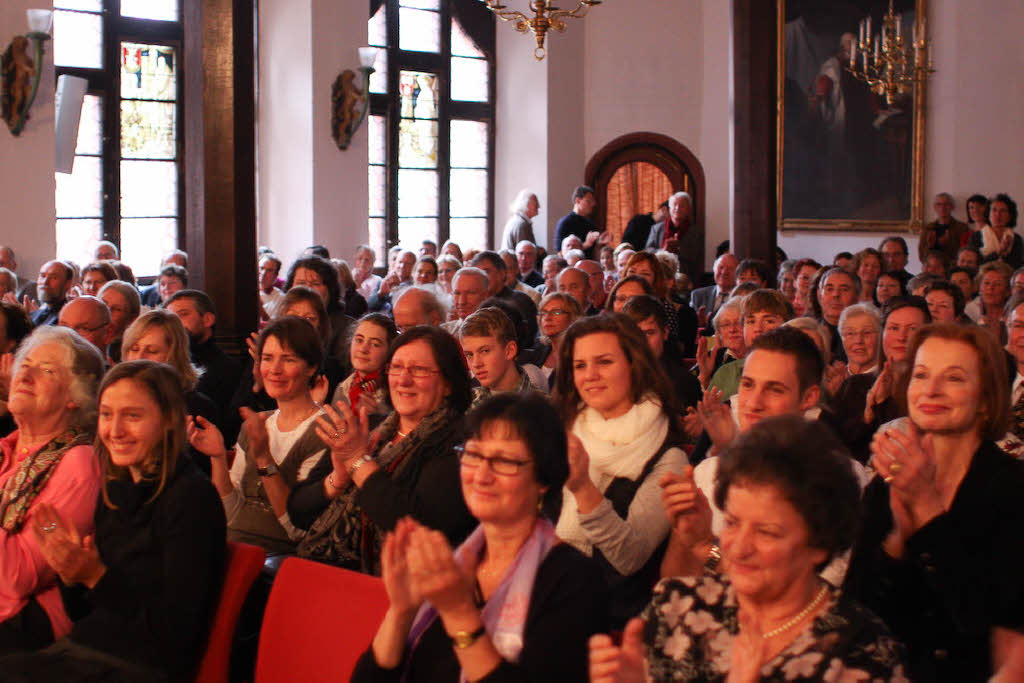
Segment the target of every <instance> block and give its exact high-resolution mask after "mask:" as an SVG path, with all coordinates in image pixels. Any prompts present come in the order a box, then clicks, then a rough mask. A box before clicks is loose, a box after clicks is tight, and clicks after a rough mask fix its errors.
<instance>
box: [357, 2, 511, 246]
mask: <svg viewBox="0 0 1024 683" xmlns="http://www.w3.org/2000/svg"><path fill="white" fill-rule="evenodd" d="M399 2H400V0H370V2H369V10H370V13H369V16H368V19H372V18H373V16H374V14H375V13H376V11H377V10H378V9H379V8H380V7H381V6H382V5H383V7H384V10H385V29H386V36H387V47H382V48H380V49H381V50H384V51H385V53H386V55H387V93H371V94H370V96H369V112H368V113H369V115H372V116H382V117H383V119H384V129H385V150H384V159H385V164H384V178H385V194H384V252H385V253H384V254H377V262H378V263H384V264H385V265H386V264H387V250H388V249H390V248H391V247H393V246H395V245H397V244H400V241H399V232H398V170H399V162H398V152H399V126H400V123H401V112H400V93H399V76H400V74H401V72H402V71H421V72H428V73H432V74H435V75H437V76H438V86H439V87H438V94H439V98H438V102H437V126H438V132H437V167H436V170H437V173H438V193H437V195H438V207H437V223H438V225H437V243H438V245H439V246H440V245H441V244H444V242H445V241H446V240H448V239H449V237H450V235H451V229H450V221H451V215H450V213H451V212H450V193H451V170H452V166H451V122H452V121H453V120H469V121H478V122H482V123H486V124H487V131H488V132H487V147H488V148H487V169H486V171H487V216H486V217H485V220H486V223H487V231H486V243H485V244H484V245H480V246H482V247H484V248H487V249H490V248H492V247H493V245H494V188H495V182H494V181H495V178H494V175H495V173H494V170H495V169H494V167H495V154H494V143H495V112H496V110H497V106H496V97H495V96H496V91H497V87H496V73H497V68H496V63H495V57H496V51H497V50H496V31H495V25H494V19H493V16H491V14H490V11H489V10H488V9H487V8H486V7H485V6H484V5H482V4H481V3H480V2H479V0H441V2H440V3H439V5H440V6H439V10H438V11H439V14H440V21H441V47H440V51H439V52H437V53H431V52H414V51H409V50H402V49H400V48H399ZM474 15H476V17H479V18H480V20H479V21H478V22H476V21H474V25H473V26H472V27H471V26H469V25H467V24H468V23H469V21H467V19H475V17H474ZM456 18H458V19H459V21H460V23H461V25H462V27H463V29H464V30H465V31H466V33H467V34H468V35H470V37H471V39H472V40H473V41H474V42H475V43H476V44H477V46H478V47H479V48H480V49H481V50H482V51H483V52H484V55H485V58H486V60H487V75H488V83H487V99H488V101H487V102H465V101H459V100H452V98H451V57H452V54H451V29H452V22H453V21H455V20H456ZM367 171H369V163H368V165H367ZM370 191H373V188H371V189H370ZM368 230H369V224H368ZM367 240H368V241H367V243H372V240H370V233H369V232H368V233H367ZM407 246H412V247H418V246H419V245H407ZM460 246H463V248H467V247H468V246H470V245H460ZM474 246H475V245H474Z"/></svg>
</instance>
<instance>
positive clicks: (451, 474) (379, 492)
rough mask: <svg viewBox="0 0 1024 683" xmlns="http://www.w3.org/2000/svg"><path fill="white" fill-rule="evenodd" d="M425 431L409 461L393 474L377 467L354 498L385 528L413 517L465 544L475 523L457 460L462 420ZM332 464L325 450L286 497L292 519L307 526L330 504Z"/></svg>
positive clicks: (293, 521) (298, 524)
mask: <svg viewBox="0 0 1024 683" xmlns="http://www.w3.org/2000/svg"><path fill="white" fill-rule="evenodd" d="M452 426H453V427H454V429H451V428H445V429H440V430H438V431H436V432H435V433H433V434H430V435H428V436H427V438H426V439H425V440H424V441H423V443H422V444H421V445H420V447H419V449H418V450H417V451H415V452H413V453H411V454H410V455H409V456H408V457H409V458H410V459H411V460H410V461H409V464H408V465H407V466H405V467H403V468H402V469H401V471H400V473H399V474H398V475H397V476H394V477H392V476H391V475H389V474H387V473H386V472H384V471H383V470H377V471H376V472H374V473H373V474H371V475H370V476H369V477H368V478H367V479H366V481H364V482H363V486H362V488H361V489H360V490H359V493H358V494H356V502H357V503H358V505H359V507H360V508H362V509H363V511H364V512H366V514H367V515H368V516H369V518H370V519H371V520H372V521H373V523H374V524H376V525H377V526H379V527H380V528H381V529H385V530H388V531H390V530H391V529H393V528H394V527H395V524H396V523H397V522H398V520H399V519H401V518H402V517H405V516H406V515H409V516H412V517H413V518H415V519H416V520H417V521H418V522H420V523H421V524H424V525H425V526H428V527H430V528H431V529H437V530H438V531H440V532H442V533H443V534H444V535H445V536H446V537H447V538H448V542H449V543H452V544H453V545H454V544H458V543H461V542H462V540H463V539H465V538H466V536H468V535H469V532H470V531H472V530H473V528H474V527H475V526H476V520H474V519H473V517H472V515H470V514H469V510H468V509H467V508H466V503H465V501H464V500H463V498H462V483H461V480H460V478H459V459H458V457H456V455H455V450H454V446H455V445H456V444H458V443H461V440H462V425H461V424H458V425H452ZM333 469H334V464H333V463H332V462H331V454H330V453H325V454H324V455H323V456H321V458H320V462H318V463H317V464H316V465H315V466H314V467H313V469H312V471H311V472H310V473H309V476H308V477H306V480H305V481H304V482H302V483H300V484H299V485H297V486H296V487H295V488H293V489H292V491H291V493H290V494H289V496H288V516H289V517H290V518H291V521H292V524H294V525H295V526H296V527H298V528H300V529H308V528H309V527H311V526H312V525H313V522H315V521H316V519H317V517H319V516H320V515H321V513H323V511H324V510H326V509H327V505H328V504H329V503H330V501H329V500H327V496H325V495H324V479H326V478H327V475H328V474H330V473H331V471H332V470H333Z"/></svg>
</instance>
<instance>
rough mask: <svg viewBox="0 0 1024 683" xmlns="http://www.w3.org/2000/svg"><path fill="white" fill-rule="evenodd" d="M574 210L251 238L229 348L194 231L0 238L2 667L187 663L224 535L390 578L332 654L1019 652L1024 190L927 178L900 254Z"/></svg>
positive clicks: (690, 668) (663, 209) (539, 675)
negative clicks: (295, 237)
mask: <svg viewBox="0 0 1024 683" xmlns="http://www.w3.org/2000/svg"><path fill="white" fill-rule="evenodd" d="M595 205H596V199H595V196H594V192H593V190H591V189H590V188H588V187H585V186H581V187H579V188H576V190H575V191H574V192H573V194H572V197H571V211H570V212H569V213H568V214H567V215H566V216H565V217H563V218H562V219H560V220H559V221H558V225H557V229H556V242H555V246H556V249H555V250H552V251H550V252H548V251H546V250H545V249H544V248H543V247H542V246H541V245H539V244H537V243H536V238H535V232H536V233H537V234H539V233H541V232H542V231H541V230H538V229H536V227H535V226H534V223H533V221H534V219H535V218H536V216H537V215H538V211H539V209H540V202H539V200H538V198H537V195H536V194H535V193H533V192H532V191H530V190H526V189H524V190H523V191H522V192H520V193H519V194H518V195H517V197H516V199H515V201H514V202H513V204H512V206H511V207H510V213H511V217H510V218H509V219H508V222H507V223H506V224H505V227H504V230H503V232H502V234H501V241H500V245H499V246H500V250H498V251H491V250H488V249H481V248H480V246H481V245H467V244H463V245H460V244H456V243H454V242H451V241H449V242H446V243H445V244H443V245H441V246H440V247H438V245H437V244H436V243H435V242H433V241H431V240H424V241H423V242H422V243H421V244H417V245H402V246H395V247H392V248H391V249H390V250H389V251H388V252H387V253H386V254H380V255H379V256H380V257H381V258H382V260H383V261H384V262H385V263H386V266H385V267H384V268H382V269H376V270H377V272H374V271H375V262H376V261H377V260H378V254H377V253H376V252H375V251H374V250H373V249H372V248H370V247H369V246H360V247H358V248H357V249H356V250H355V252H354V253H353V254H352V260H351V265H349V263H348V262H346V261H344V260H341V259H337V258H334V259H332V258H331V255H330V253H329V252H328V250H327V249H326V248H325V247H323V246H319V245H314V246H311V247H309V248H308V249H306V250H305V251H304V252H303V253H301V254H297V255H294V258H292V259H291V260H290V262H289V261H288V259H286V258H284V257H283V256H282V255H277V254H275V253H273V251H271V250H270V249H267V248H265V247H261V248H260V250H259V253H258V254H257V255H256V265H257V271H258V287H259V300H258V302H253V306H254V307H258V310H259V320H260V322H259V329H257V330H252V331H251V333H252V334H251V336H250V337H248V338H247V339H245V340H235V341H237V342H239V343H232V340H226V339H223V338H220V337H219V336H218V334H217V302H214V301H213V299H212V298H211V297H210V296H209V295H208V294H207V293H205V292H203V291H202V290H200V289H196V288H195V283H192V284H190V282H189V279H190V278H189V271H188V255H187V254H186V253H185V252H182V251H178V250H176V251H174V252H172V253H170V254H167V255H166V257H165V258H164V260H163V263H162V265H161V268H160V271H159V274H158V275H157V276H156V277H155V278H154V279H153V282H152V283H150V284H148V285H146V286H141V287H140V286H139V285H138V283H137V282H136V280H135V277H134V275H133V272H132V270H131V268H130V264H125V263H122V262H121V261H120V260H119V253H118V249H117V247H116V245H114V244H112V243H109V242H100V243H99V244H98V245H97V247H96V251H95V260H94V261H93V262H91V263H88V264H75V263H70V262H66V261H61V260H52V261H49V262H47V263H45V264H44V265H43V266H42V268H41V269H40V271H39V273H38V277H37V278H36V279H35V280H34V281H33V280H28V279H23V278H22V277H21V276H20V274H19V273H18V272H17V261H16V258H15V254H14V250H13V248H12V247H10V246H4V247H0V679H3V680H13V681H32V680H61V681H86V680H89V681H91V680H118V681H177V680H190V679H191V677H192V676H193V675H194V674H195V671H196V667H197V664H198V662H199V660H200V657H201V656H202V653H203V647H204V636H205V634H206V633H208V631H209V628H210V626H209V625H210V621H211V618H212V613H213V609H214V606H215V605H216V602H217V597H218V595H219V592H220V589H221V585H222V583H223V577H224V569H225V562H226V550H227V545H226V544H227V541H229V540H230V541H235V542H245V543H249V544H253V545H258V546H260V547H261V548H263V549H264V550H265V551H266V553H267V554H268V556H269V558H270V560H268V563H267V566H266V568H265V570H264V574H265V579H266V580H267V581H273V577H274V572H275V571H276V566H277V562H276V561H275V560H278V559H280V558H281V557H284V556H289V555H297V556H299V557H303V558H307V559H310V560H315V561H318V562H323V563H328V564H332V565H335V566H338V567H343V568H345V569H349V570H353V571H358V572H364V573H368V574H372V575H376V576H379V577H381V579H382V582H383V586H384V588H385V590H386V593H387V597H388V601H389V607H388V609H387V612H386V614H385V616H384V617H383V620H382V621H381V622H380V624H379V627H378V628H377V631H376V634H375V635H374V637H373V639H372V642H367V643H365V644H364V645H365V651H364V653H363V655H362V657H361V658H360V659H359V661H358V663H357V664H356V668H355V672H354V674H353V680H357V681H396V682H397V681H456V680H474V681H476V680H486V681H506V680H507V681H513V680H514V681H545V680H550V681H556V680H557V681H565V680H571V681H576V680H581V681H582V680H591V681H600V682H607V683H611V682H619V683H622V682H626V681H645V680H656V681H661V680H685V681H730V682H739V681H744V682H746V681H759V680H773V681H797V680H808V681H810V680H814V681H862V680H863V681H868V680H870V681H909V680H915V681H917V680H919V681H958V682H959V681H989V680H993V681H1020V680H1024V576H1022V574H1021V571H1020V567H1021V566H1024V496H1021V493H1020V492H1021V491H1022V490H1024V464H1022V463H1021V462H1020V460H1019V459H1018V458H1020V457H1024V267H1022V266H1024V246H1022V241H1021V236H1020V235H1019V234H1017V233H1016V232H1015V227H1016V222H1017V205H1016V203H1015V202H1014V201H1013V200H1012V199H1011V198H1010V197H1009V196H1007V195H1005V194H999V195H995V196H994V197H992V198H990V199H989V198H986V197H984V196H982V195H974V196H972V197H971V199H970V200H969V201H968V202H967V211H966V213H967V215H966V216H965V218H967V221H966V222H961V221H959V220H957V219H956V218H954V212H955V209H956V206H955V202H954V200H953V198H952V196H951V195H949V194H946V193H942V194H939V195H938V196H937V197H936V198H935V204H934V209H935V220H934V221H933V222H931V223H929V224H928V225H926V226H925V227H924V228H923V230H922V232H921V236H920V243H919V247H918V257H919V259H920V262H921V267H922V271H921V272H920V273H917V274H914V273H911V272H909V271H908V270H907V266H908V256H909V254H908V248H907V244H906V241H905V240H904V239H903V238H902V237H899V236H887V237H885V238H884V239H882V240H881V241H880V243H879V244H878V245H877V248H876V247H875V246H870V245H865V247H864V248H863V249H861V250H860V251H858V252H856V253H852V252H841V253H839V254H836V255H835V257H834V258H833V260H832V262H831V263H818V262H817V261H815V260H813V259H811V258H797V259H789V258H787V256H786V255H785V254H783V253H782V252H781V251H780V250H776V254H775V255H774V256H773V258H772V259H771V260H761V259H757V258H749V257H747V258H744V256H745V255H742V254H739V255H737V254H733V253H731V252H730V251H729V247H728V243H723V245H721V246H720V247H719V249H718V254H717V256H716V259H715V261H714V263H713V264H712V265H711V269H710V272H709V273H704V272H701V269H700V268H699V267H698V264H699V263H700V262H701V260H702V254H703V235H702V234H701V231H702V230H703V226H700V225H697V224H695V223H694V221H693V218H692V216H691V207H692V201H691V199H690V197H689V195H687V194H686V193H676V194H673V195H672V196H671V197H669V198H668V199H667V200H666V201H665V202H664V203H663V204H662V205H661V206H660V207H658V209H657V210H656V211H655V212H653V213H652V214H644V215H641V216H637V217H635V218H634V219H633V220H632V221H630V223H629V226H628V228H627V230H626V232H625V234H624V235H623V241H622V242H621V243H620V244H617V245H616V244H614V243H612V242H611V240H610V237H609V234H608V233H606V232H601V231H600V229H599V228H598V227H596V225H595V223H594V222H593V220H592V216H593V215H594V211H595ZM221 304H222V305H223V304H224V302H221ZM243 342H244V343H243ZM239 351H241V353H239ZM249 599H250V602H252V601H256V604H255V606H254V609H255V612H256V613H257V614H258V613H259V612H260V611H261V609H262V606H261V604H260V603H259V600H260V597H259V596H256V595H255V594H253V595H250V598H249ZM262 599H264V600H265V594H264V595H263V597H262ZM257 622H258V619H257ZM256 628H258V623H257V626H256ZM336 628H337V638H338V639H344V638H346V624H345V623H343V622H342V621H340V620H339V622H338V623H337V625H336ZM324 656H330V653H324ZM248 665H249V666H250V667H251V665H252V662H251V661H249V662H248ZM243 668H244V667H243ZM249 673H250V674H251V669H250V671H249ZM242 678H243V679H244V678H245V675H244V674H243V675H242Z"/></svg>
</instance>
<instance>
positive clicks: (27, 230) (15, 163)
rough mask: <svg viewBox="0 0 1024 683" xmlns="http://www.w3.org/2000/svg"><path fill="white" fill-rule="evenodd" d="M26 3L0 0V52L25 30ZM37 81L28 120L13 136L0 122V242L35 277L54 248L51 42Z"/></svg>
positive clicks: (28, 0)
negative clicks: (10, 249)
mask: <svg viewBox="0 0 1024 683" xmlns="http://www.w3.org/2000/svg"><path fill="white" fill-rule="evenodd" d="M38 6H39V3H38V2H34V1H32V0H4V2H0V28H2V30H0V52H2V51H3V50H6V49H7V45H8V44H9V43H10V41H11V39H12V38H13V37H14V36H15V35H18V34H24V33H26V32H27V31H28V24H27V23H26V20H25V10H26V9H29V8H33V7H38ZM43 62H44V64H43V73H42V77H41V78H42V80H41V82H40V86H39V92H38V94H37V95H36V101H35V103H34V104H33V105H32V110H31V118H30V119H29V120H28V123H27V124H26V125H25V128H24V130H22V131H21V135H20V136H19V137H14V136H13V135H11V134H10V131H9V130H8V128H7V126H6V125H4V124H0V244H5V245H9V246H11V247H12V248H13V249H14V251H15V254H16V255H17V258H18V274H19V275H21V276H22V277H26V276H27V277H30V278H32V279H35V275H36V273H38V272H39V267H40V266H41V265H42V264H43V263H45V262H46V261H48V260H50V259H52V258H53V256H54V254H55V252H56V250H57V239H56V236H55V233H54V216H55V212H54V203H53V192H54V187H55V184H54V179H53V165H54V142H53V126H54V110H53V106H54V103H53V98H54V92H53V87H52V85H53V83H54V78H53V43H47V45H46V55H45V57H44V60H43Z"/></svg>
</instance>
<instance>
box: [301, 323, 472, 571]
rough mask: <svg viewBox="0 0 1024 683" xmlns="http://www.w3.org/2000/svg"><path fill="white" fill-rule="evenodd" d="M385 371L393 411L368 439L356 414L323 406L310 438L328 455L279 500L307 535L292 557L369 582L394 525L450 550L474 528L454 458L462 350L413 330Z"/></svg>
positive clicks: (363, 417) (439, 336) (341, 406)
mask: <svg viewBox="0 0 1024 683" xmlns="http://www.w3.org/2000/svg"><path fill="white" fill-rule="evenodd" d="M384 367H385V371H386V374H387V383H386V386H387V392H386V395H385V399H386V401H387V403H388V405H390V406H391V407H393V408H394V410H393V412H391V413H390V414H389V415H388V416H387V417H386V418H385V419H384V421H383V422H382V423H381V424H380V425H379V426H377V427H376V428H375V429H373V430H372V431H371V430H370V428H369V415H368V414H367V411H366V410H365V409H357V410H353V409H352V407H351V406H349V405H348V404H346V403H345V402H344V401H339V402H337V403H335V404H334V405H333V406H324V415H323V416H322V417H321V418H319V419H318V420H317V434H319V435H320V438H321V439H323V440H324V443H325V444H327V446H328V448H329V453H327V454H326V455H325V456H324V457H322V458H321V459H320V462H319V463H317V465H316V467H315V468H314V469H313V471H312V473H311V474H310V477H309V479H308V480H307V481H306V482H304V483H303V484H300V485H299V486H298V487H296V488H295V490H294V491H292V493H291V495H290V496H289V499H288V513H289V516H290V518H291V520H292V522H293V523H294V524H295V525H296V526H298V527H300V528H303V529H308V530H309V531H308V533H307V534H306V536H305V538H304V539H303V541H302V543H301V544H300V545H299V555H301V556H303V557H308V558H311V559H315V560H319V561H322V562H329V563H331V564H336V565H339V566H342V567H345V568H347V569H354V570H356V571H363V572H366V573H370V574H379V573H380V552H381V546H382V543H383V541H384V534H385V533H387V532H389V531H392V530H393V529H394V528H395V524H396V523H397V522H398V520H399V519H401V518H403V517H407V516H408V517H412V518H413V519H415V520H416V521H417V522H419V523H421V524H423V525H425V526H428V527H430V528H431V529H436V530H438V531H440V532H441V533H442V534H444V536H445V537H446V538H447V539H448V542H449V543H453V544H454V543H459V542H460V541H462V539H464V538H465V537H466V534H468V533H469V531H470V530H471V529H472V525H473V519H472V517H470V514H469V511H468V510H467V509H466V504H465V503H464V502H463V499H462V493H461V491H460V490H459V476H458V472H459V462H458V458H457V456H456V454H455V451H454V450H453V447H454V446H455V444H457V443H460V442H461V441H462V435H463V419H464V414H465V412H466V410H467V409H468V408H469V404H470V400H471V397H472V393H471V389H470V379H469V372H468V370H467V369H466V363H465V361H464V360H463V358H462V349H460V348H459V344H458V342H456V341H455V339H454V337H452V336H451V335H450V334H448V333H447V332H445V331H444V330H441V329H439V328H436V327H428V326H419V327H413V328H411V329H408V330H406V331H405V332H403V333H402V334H401V335H400V336H399V337H398V338H397V339H395V341H394V342H393V343H392V345H391V350H390V351H389V353H388V357H387V363H386V364H385V366H384Z"/></svg>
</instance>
